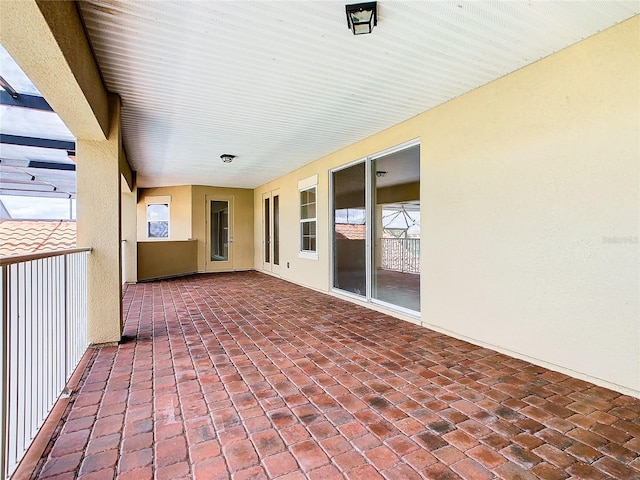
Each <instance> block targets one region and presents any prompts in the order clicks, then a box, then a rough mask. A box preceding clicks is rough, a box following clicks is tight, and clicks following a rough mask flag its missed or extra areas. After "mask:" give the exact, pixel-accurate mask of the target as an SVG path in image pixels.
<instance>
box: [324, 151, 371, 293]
mask: <svg viewBox="0 0 640 480" xmlns="http://www.w3.org/2000/svg"><path fill="white" fill-rule="evenodd" d="M365 170H366V166H365V163H364V162H360V163H358V164H356V165H353V166H351V167H347V168H343V169H342V170H337V171H334V172H333V174H332V178H333V286H334V287H335V288H338V289H340V290H344V291H345V292H350V293H354V294H356V295H360V296H366V295H367V281H366V279H367V265H366V257H367V246H366V239H367V222H366V201H365V199H366V195H365V193H366V192H365V190H366V189H365Z"/></svg>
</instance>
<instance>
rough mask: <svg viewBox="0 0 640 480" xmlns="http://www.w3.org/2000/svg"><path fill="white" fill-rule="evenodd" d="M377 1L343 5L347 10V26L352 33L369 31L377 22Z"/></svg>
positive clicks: (357, 33)
mask: <svg viewBox="0 0 640 480" xmlns="http://www.w3.org/2000/svg"><path fill="white" fill-rule="evenodd" d="M377 5H378V2H367V3H355V4H353V5H345V8H346V10H347V26H348V27H349V28H350V29H351V31H352V32H353V34H354V35H362V34H364V33H371V32H372V31H373V27H374V26H375V25H377V24H378V12H377Z"/></svg>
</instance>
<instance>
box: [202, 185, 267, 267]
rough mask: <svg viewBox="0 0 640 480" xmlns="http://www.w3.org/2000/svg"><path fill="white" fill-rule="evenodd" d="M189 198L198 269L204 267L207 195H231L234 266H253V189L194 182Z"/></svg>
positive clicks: (205, 257)
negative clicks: (196, 246)
mask: <svg viewBox="0 0 640 480" xmlns="http://www.w3.org/2000/svg"><path fill="white" fill-rule="evenodd" d="M192 188H193V198H192V200H193V202H192V218H193V233H192V235H193V238H194V239H196V240H197V241H198V271H199V272H204V271H206V270H207V265H206V264H205V261H206V259H207V254H206V252H205V249H206V241H207V235H206V226H205V216H206V203H205V198H206V196H207V195H217V196H220V197H227V198H228V197H232V198H233V208H234V213H233V247H232V248H233V253H232V261H233V264H232V269H233V270H250V269H252V268H253V238H254V235H253V190H248V189H244V188H222V187H209V186H202V185H194V186H193V187H192Z"/></svg>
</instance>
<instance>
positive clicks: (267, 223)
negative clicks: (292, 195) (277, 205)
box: [264, 198, 271, 263]
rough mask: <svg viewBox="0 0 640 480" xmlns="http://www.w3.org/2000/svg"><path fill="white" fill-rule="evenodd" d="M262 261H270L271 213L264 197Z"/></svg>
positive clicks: (267, 201)
mask: <svg viewBox="0 0 640 480" xmlns="http://www.w3.org/2000/svg"><path fill="white" fill-rule="evenodd" d="M264 261H265V263H269V262H271V213H270V212H269V199H268V198H265V199H264Z"/></svg>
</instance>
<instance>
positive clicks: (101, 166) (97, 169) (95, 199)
mask: <svg viewBox="0 0 640 480" xmlns="http://www.w3.org/2000/svg"><path fill="white" fill-rule="evenodd" d="M109 107H110V117H111V118H110V127H109V135H108V137H107V140H104V141H96V140H83V139H78V141H77V144H76V162H77V170H76V172H77V189H78V212H77V215H78V237H77V242H78V245H79V246H83V247H84V246H89V247H92V248H93V252H92V253H91V255H89V261H88V268H87V276H88V280H87V284H88V285H87V286H88V302H87V323H88V330H89V342H91V344H94V345H99V344H105V343H112V342H118V341H120V338H121V335H122V302H121V286H122V284H121V280H120V279H121V263H120V262H121V257H120V238H121V237H120V229H121V224H120V222H121V211H120V195H121V192H120V182H121V179H120V171H121V169H120V157H121V155H122V154H123V151H122V148H121V131H120V99H119V97H118V96H117V95H113V94H111V95H110V96H109Z"/></svg>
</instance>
